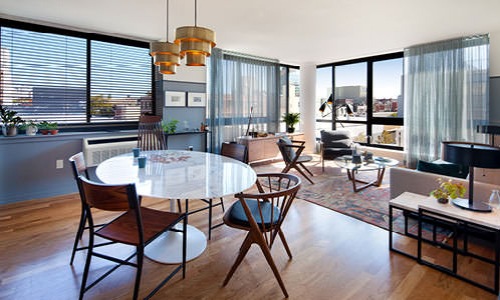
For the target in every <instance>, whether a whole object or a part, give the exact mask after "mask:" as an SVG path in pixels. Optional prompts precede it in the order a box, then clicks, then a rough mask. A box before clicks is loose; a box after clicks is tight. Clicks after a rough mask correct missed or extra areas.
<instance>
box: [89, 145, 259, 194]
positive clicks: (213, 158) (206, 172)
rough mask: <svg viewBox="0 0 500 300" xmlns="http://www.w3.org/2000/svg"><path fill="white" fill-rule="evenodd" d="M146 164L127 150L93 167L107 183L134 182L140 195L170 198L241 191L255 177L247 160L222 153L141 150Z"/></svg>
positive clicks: (249, 184) (246, 187)
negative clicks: (244, 161) (240, 159)
mask: <svg viewBox="0 0 500 300" xmlns="http://www.w3.org/2000/svg"><path fill="white" fill-rule="evenodd" d="M141 156H146V158H147V159H146V167H145V168H139V167H138V164H137V158H134V157H133V156H132V153H130V154H123V155H119V156H115V157H112V158H110V159H108V160H105V161H104V162H102V163H101V164H100V165H99V166H98V167H97V169H96V175H97V177H98V178H99V179H100V180H102V181H103V182H105V183H108V184H119V183H131V182H134V183H135V184H136V188H137V193H138V194H139V195H142V196H151V197H161V198H170V199H207V198H217V197H223V196H228V195H233V194H235V193H238V192H241V191H243V190H245V189H248V188H249V187H251V186H252V185H253V184H254V183H255V180H256V174H255V171H254V170H253V169H252V168H251V167H250V166H249V165H247V164H244V163H242V162H240V161H237V160H235V159H232V158H228V157H225V156H221V155H217V154H212V153H206V152H197V151H183V150H161V151H143V152H141Z"/></svg>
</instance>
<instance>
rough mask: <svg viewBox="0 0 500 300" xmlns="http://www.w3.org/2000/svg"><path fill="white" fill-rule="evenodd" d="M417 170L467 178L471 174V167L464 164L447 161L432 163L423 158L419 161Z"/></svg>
mask: <svg viewBox="0 0 500 300" xmlns="http://www.w3.org/2000/svg"><path fill="white" fill-rule="evenodd" d="M417 170H419V171H422V172H428V173H434V174H440V175H445V176H451V177H457V178H466V177H467V175H468V174H469V169H468V168H467V167H464V166H462V165H458V164H453V163H447V162H445V163H432V162H427V161H423V160H419V161H418V164H417Z"/></svg>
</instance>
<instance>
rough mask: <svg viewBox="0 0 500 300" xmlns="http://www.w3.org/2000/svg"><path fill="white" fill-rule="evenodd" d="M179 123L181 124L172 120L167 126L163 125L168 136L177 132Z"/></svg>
mask: <svg viewBox="0 0 500 300" xmlns="http://www.w3.org/2000/svg"><path fill="white" fill-rule="evenodd" d="M177 123H179V120H176V119H172V120H171V121H169V122H167V123H166V124H163V131H165V133H167V134H172V133H175V131H176V130H177Z"/></svg>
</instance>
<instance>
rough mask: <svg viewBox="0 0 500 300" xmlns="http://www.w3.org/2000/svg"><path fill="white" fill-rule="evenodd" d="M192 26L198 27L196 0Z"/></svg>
mask: <svg viewBox="0 0 500 300" xmlns="http://www.w3.org/2000/svg"><path fill="white" fill-rule="evenodd" d="M194 27H198V0H194Z"/></svg>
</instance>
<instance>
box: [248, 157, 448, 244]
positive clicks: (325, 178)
mask: <svg viewBox="0 0 500 300" xmlns="http://www.w3.org/2000/svg"><path fill="white" fill-rule="evenodd" d="M284 166H285V164H284V163H283V162H277V163H272V164H266V165H260V166H255V167H254V169H255V171H256V172H257V173H260V172H281V170H282V169H283V168H284ZM307 167H308V169H309V170H310V171H311V172H312V173H313V174H314V176H313V177H311V179H312V180H313V181H314V184H311V183H309V182H308V181H307V180H306V179H304V178H303V177H302V175H300V174H299V173H298V172H297V171H295V170H293V169H292V170H291V171H290V173H292V174H295V175H298V176H299V177H300V178H301V179H302V187H301V189H300V190H299V193H298V195H297V198H299V199H302V200H305V201H308V202H311V203H314V204H317V205H321V206H323V207H326V208H328V209H331V210H334V211H336V212H339V213H342V214H344V215H347V216H350V217H353V218H356V219H358V220H361V221H363V222H366V223H369V224H372V225H375V226H378V227H380V228H383V229H386V230H388V229H389V200H390V191H389V169H386V172H385V175H384V180H383V181H382V184H381V185H380V187H376V186H370V187H368V188H366V189H364V190H362V191H359V192H357V193H355V192H353V188H352V182H351V181H349V180H348V179H347V173H346V171H345V170H344V169H341V168H339V167H338V166H337V165H336V164H335V163H334V162H333V161H326V162H325V171H324V172H322V168H321V163H320V162H318V161H313V162H311V163H309V164H307ZM376 176H377V173H376V171H363V172H358V174H357V175H356V178H360V179H362V180H365V181H371V180H374V179H375V178H376ZM432 229H433V226H432V225H430V224H427V223H424V224H423V235H424V237H426V238H429V239H430V238H431V234H432ZM393 230H394V231H395V232H399V233H404V217H403V215H402V213H401V211H400V210H395V211H394V223H393ZM408 232H410V233H413V234H415V235H416V234H417V233H418V223H417V221H416V220H415V219H413V218H409V220H408ZM436 234H437V236H436V237H437V239H438V240H441V241H446V239H447V237H448V236H449V234H450V231H449V230H446V229H444V228H441V227H437V232H436Z"/></svg>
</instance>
